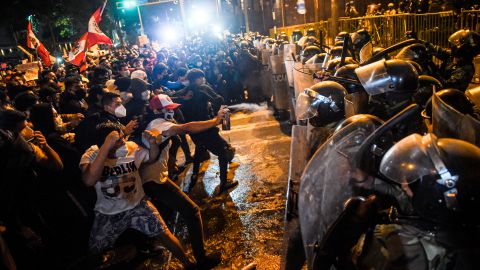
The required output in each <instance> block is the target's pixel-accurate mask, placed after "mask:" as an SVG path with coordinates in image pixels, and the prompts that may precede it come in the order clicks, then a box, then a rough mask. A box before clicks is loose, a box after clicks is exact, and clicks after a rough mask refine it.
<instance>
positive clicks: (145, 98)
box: [142, 91, 150, 100]
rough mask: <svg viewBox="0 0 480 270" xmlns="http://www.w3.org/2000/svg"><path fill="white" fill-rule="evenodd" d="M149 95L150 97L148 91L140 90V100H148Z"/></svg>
mask: <svg viewBox="0 0 480 270" xmlns="http://www.w3.org/2000/svg"><path fill="white" fill-rule="evenodd" d="M149 97H150V91H143V92H142V100H148V98H149Z"/></svg>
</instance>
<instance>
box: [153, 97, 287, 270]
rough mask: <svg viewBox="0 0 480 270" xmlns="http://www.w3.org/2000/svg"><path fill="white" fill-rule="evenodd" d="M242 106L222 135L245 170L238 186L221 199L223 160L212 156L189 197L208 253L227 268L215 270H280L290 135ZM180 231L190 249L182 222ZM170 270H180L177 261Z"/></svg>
mask: <svg viewBox="0 0 480 270" xmlns="http://www.w3.org/2000/svg"><path fill="white" fill-rule="evenodd" d="M239 107H240V108H242V109H243V110H241V111H237V112H236V113H234V114H233V115H232V117H231V119H232V124H231V126H232V127H231V130H230V131H222V136H223V137H224V138H225V139H226V140H227V141H229V142H230V143H231V144H232V145H233V146H234V147H235V148H236V156H235V158H234V162H237V163H239V164H240V166H238V168H236V169H235V168H232V170H231V171H230V172H229V177H233V179H235V180H237V181H238V182H239V186H238V187H237V188H236V189H234V190H232V191H231V192H230V193H229V194H224V195H218V189H216V188H217V186H218V184H219V183H220V180H219V169H218V160H217V158H216V157H215V156H213V155H211V159H210V161H209V162H205V163H204V164H203V166H202V169H201V171H202V170H204V171H205V173H204V175H203V177H201V178H200V179H199V182H198V183H197V184H196V185H195V187H194V189H193V191H192V193H191V195H190V196H191V198H192V199H193V200H194V201H195V202H196V203H197V204H198V205H199V206H200V207H201V209H202V216H203V220H204V230H205V236H206V246H207V250H208V251H218V252H221V254H222V263H221V265H219V266H218V267H217V268H215V269H242V268H244V267H245V266H247V265H249V264H250V266H253V265H256V269H279V268H280V253H281V246H282V237H283V217H284V206H285V192H286V186H287V177H288V163H289V151H290V137H289V134H290V130H289V126H288V124H286V123H279V122H278V121H277V120H275V118H274V117H273V115H272V112H271V111H269V110H268V109H267V108H266V106H257V105H245V104H244V105H240V106H239ZM237 109H238V108H237ZM192 149H193V148H192ZM180 159H181V158H180ZM179 162H180V163H181V161H180V160H179ZM190 174H191V168H188V170H187V171H186V175H185V176H184V181H183V182H182V183H183V185H188V184H189V179H190ZM175 230H176V234H177V236H178V237H179V238H180V239H181V240H182V242H184V243H185V244H186V246H187V247H188V249H189V250H190V246H189V245H188V241H186V233H187V232H186V228H185V226H183V224H182V222H181V220H179V222H178V223H177V224H176V226H175ZM252 263H253V264H252ZM164 266H165V265H164ZM149 268H152V267H149ZM153 268H156V267H153ZM162 268H164V267H162ZM168 269H181V267H180V266H179V264H178V261H176V260H175V259H172V260H171V261H170V262H169V263H168Z"/></svg>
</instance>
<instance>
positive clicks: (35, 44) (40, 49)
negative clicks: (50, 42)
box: [27, 20, 52, 67]
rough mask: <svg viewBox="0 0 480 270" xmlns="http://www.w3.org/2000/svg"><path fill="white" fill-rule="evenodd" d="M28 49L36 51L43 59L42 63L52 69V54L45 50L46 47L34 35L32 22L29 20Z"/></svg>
mask: <svg viewBox="0 0 480 270" xmlns="http://www.w3.org/2000/svg"><path fill="white" fill-rule="evenodd" d="M27 47H28V48H30V49H35V50H36V51H37V55H38V57H40V59H42V63H43V65H44V66H46V67H50V66H51V65H52V61H51V60H50V53H49V52H48V51H47V49H45V46H43V44H42V43H41V42H40V40H38V38H37V36H35V33H33V29H32V22H31V21H30V20H28V26H27Z"/></svg>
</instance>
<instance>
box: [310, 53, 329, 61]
mask: <svg viewBox="0 0 480 270" xmlns="http://www.w3.org/2000/svg"><path fill="white" fill-rule="evenodd" d="M325 57H327V54H326V53H317V54H315V55H314V56H313V57H312V58H310V59H308V61H307V62H306V64H322V63H323V61H325Z"/></svg>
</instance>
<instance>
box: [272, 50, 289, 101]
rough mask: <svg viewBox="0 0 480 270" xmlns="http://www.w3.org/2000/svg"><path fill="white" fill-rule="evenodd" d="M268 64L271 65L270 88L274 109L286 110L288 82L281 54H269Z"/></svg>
mask: <svg viewBox="0 0 480 270" xmlns="http://www.w3.org/2000/svg"><path fill="white" fill-rule="evenodd" d="M270 66H271V67H272V88H273V100H274V106H275V109H277V110H280V111H287V110H288V82H287V71H286V69H285V63H284V61H283V55H272V56H270Z"/></svg>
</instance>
